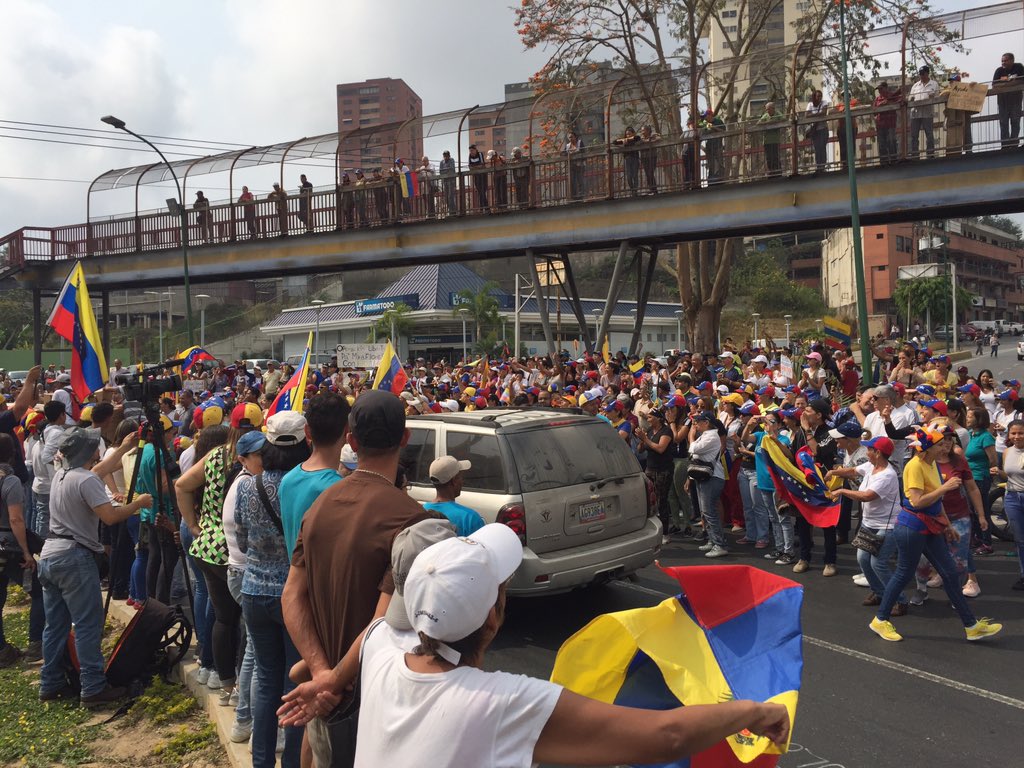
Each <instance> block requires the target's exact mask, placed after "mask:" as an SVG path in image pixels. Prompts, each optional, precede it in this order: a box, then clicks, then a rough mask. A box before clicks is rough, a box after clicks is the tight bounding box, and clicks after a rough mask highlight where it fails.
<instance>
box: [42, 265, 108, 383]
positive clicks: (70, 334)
mask: <svg viewBox="0 0 1024 768" xmlns="http://www.w3.org/2000/svg"><path fill="white" fill-rule="evenodd" d="M46 324H47V325H48V326H50V327H51V328H53V330H54V332H55V333H56V334H57V335H58V336H60V337H61V338H62V339H64V340H66V341H68V342H69V343H70V344H71V388H72V389H73V390H74V393H75V397H77V398H78V400H79V401H84V400H85V399H86V398H87V397H88V396H89V395H91V394H92V393H93V392H95V391H96V390H98V389H103V384H104V382H106V380H107V375H108V371H107V359H106V356H105V355H104V354H103V343H102V342H101V340H100V332H99V328H98V327H97V325H96V316H95V315H94V314H93V311H92V303H91V302H90V301H89V289H88V288H87V287H86V285H85V272H83V271H82V265H81V264H77V263H76V264H75V266H74V267H73V268H72V269H71V274H70V275H68V279H67V280H65V281H64V287H63V288H61V290H60V295H59V296H57V303H56V304H54V305H53V311H52V312H51V313H50V317H49V319H48V320H47V321H46Z"/></svg>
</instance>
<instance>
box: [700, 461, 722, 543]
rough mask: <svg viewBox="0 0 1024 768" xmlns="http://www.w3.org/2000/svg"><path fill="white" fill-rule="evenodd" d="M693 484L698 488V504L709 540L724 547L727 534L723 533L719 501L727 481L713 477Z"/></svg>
mask: <svg viewBox="0 0 1024 768" xmlns="http://www.w3.org/2000/svg"><path fill="white" fill-rule="evenodd" d="M693 484H694V485H695V486H696V488H697V502H698V504H699V506H700V514H701V517H703V518H704V528H705V530H707V532H708V540H709V541H710V542H711V543H712V544H717V545H718V546H720V547H724V546H725V534H724V533H723V532H722V516H721V515H719V514H718V500H719V499H720V498H721V496H722V489H724V488H725V480H724V479H722V478H721V477H712V478H710V479H708V480H704V481H703V482H700V483H698V482H697V481H696V480H695V481H694V483H693Z"/></svg>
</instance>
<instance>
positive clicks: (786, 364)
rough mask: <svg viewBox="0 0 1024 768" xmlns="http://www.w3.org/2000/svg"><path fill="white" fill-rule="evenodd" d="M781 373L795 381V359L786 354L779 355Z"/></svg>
mask: <svg viewBox="0 0 1024 768" xmlns="http://www.w3.org/2000/svg"><path fill="white" fill-rule="evenodd" d="M779 373H781V374H782V375H783V376H785V377H786V378H787V379H789V380H790V381H793V378H794V377H793V361H792V360H790V359H789V358H788V357H786V356H785V355H780V356H779Z"/></svg>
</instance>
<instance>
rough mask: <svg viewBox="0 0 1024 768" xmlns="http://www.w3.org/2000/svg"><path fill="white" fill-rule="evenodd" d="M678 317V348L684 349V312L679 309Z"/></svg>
mask: <svg viewBox="0 0 1024 768" xmlns="http://www.w3.org/2000/svg"><path fill="white" fill-rule="evenodd" d="M674 314H675V316H676V348H677V349H682V348H683V310H681V309H677V310H676V311H675V313H674Z"/></svg>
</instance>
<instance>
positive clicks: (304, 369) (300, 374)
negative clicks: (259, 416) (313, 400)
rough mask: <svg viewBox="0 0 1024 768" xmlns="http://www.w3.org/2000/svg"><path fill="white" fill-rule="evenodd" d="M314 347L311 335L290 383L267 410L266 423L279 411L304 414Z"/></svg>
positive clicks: (289, 380)
mask: <svg viewBox="0 0 1024 768" xmlns="http://www.w3.org/2000/svg"><path fill="white" fill-rule="evenodd" d="M312 346H313V334H312V333H310V334H309V338H308V339H307V340H306V351H305V352H304V353H303V355H302V362H301V363H299V367H298V368H297V369H296V370H295V373H293V374H292V377H291V378H290V379H288V383H287V384H285V385H284V386H283V387H281V391H280V392H278V393H277V397H275V398H274V402H273V403H271V405H270V407H269V408H268V409H267V417H266V419H264V420H263V421H264V422H266V420H267V419H269V418H270V417H271V416H273V415H274V414H275V413H277V412H279V411H299V412H300V413H301V412H302V399H303V398H304V397H305V396H306V377H307V376H308V375H309V348H310V347H312Z"/></svg>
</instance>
